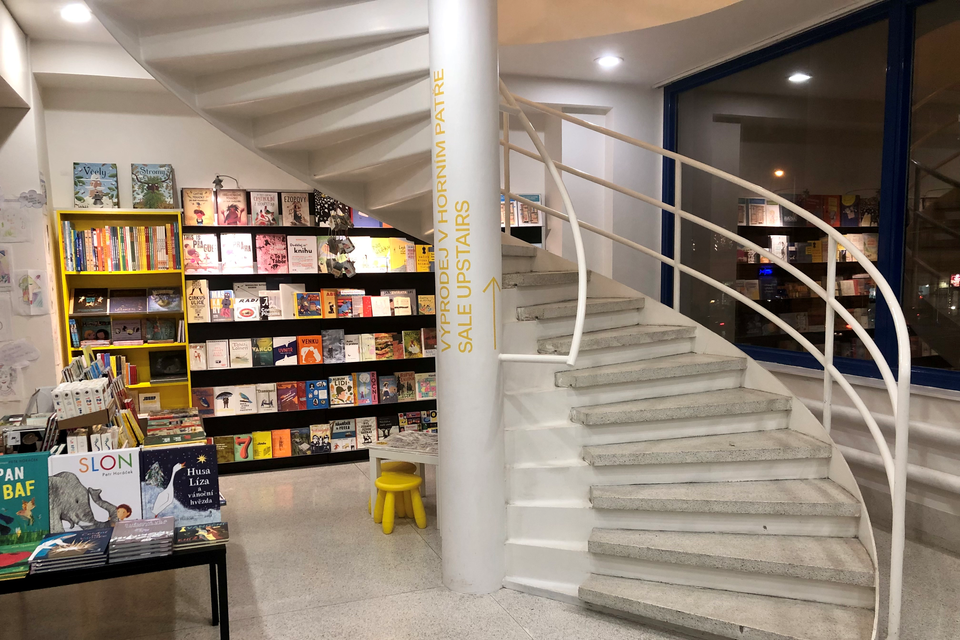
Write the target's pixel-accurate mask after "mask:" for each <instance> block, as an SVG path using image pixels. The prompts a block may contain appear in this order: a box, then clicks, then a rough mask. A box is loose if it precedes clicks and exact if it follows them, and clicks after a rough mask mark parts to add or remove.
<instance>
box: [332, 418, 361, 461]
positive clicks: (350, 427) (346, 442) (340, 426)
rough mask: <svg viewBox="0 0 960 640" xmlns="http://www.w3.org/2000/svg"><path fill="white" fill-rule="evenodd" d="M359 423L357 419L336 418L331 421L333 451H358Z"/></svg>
mask: <svg viewBox="0 0 960 640" xmlns="http://www.w3.org/2000/svg"><path fill="white" fill-rule="evenodd" d="M356 449H357V423H356V421H355V420H353V419H352V418H351V419H348V420H334V421H332V422H331V423H330V450H331V451H332V452H333V453H338V452H340V451H356Z"/></svg>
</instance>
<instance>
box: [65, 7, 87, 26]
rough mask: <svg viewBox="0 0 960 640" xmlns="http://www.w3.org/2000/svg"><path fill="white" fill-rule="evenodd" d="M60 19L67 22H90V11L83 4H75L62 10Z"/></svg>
mask: <svg viewBox="0 0 960 640" xmlns="http://www.w3.org/2000/svg"><path fill="white" fill-rule="evenodd" d="M60 17H61V18H63V19H64V20H66V21H67V22H77V23H79V22H89V21H90V9H87V5H85V4H83V3H82V2H74V3H73V4H68V5H67V6H65V7H64V8H63V9H60Z"/></svg>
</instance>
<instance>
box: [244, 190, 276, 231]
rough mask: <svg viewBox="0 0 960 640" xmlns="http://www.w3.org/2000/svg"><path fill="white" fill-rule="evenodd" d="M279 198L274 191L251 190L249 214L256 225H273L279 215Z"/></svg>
mask: <svg viewBox="0 0 960 640" xmlns="http://www.w3.org/2000/svg"><path fill="white" fill-rule="evenodd" d="M278 211H279V200H278V199H277V192H276V191H251V192H250V215H251V216H252V218H253V222H252V224H253V225H254V226H256V227H275V226H276V225H277V221H278V218H279V216H278V215H277V213H278Z"/></svg>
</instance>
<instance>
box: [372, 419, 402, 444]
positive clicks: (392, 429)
mask: <svg viewBox="0 0 960 640" xmlns="http://www.w3.org/2000/svg"><path fill="white" fill-rule="evenodd" d="M377 431H378V433H377V436H378V437H379V438H378V439H379V440H386V439H387V438H389V437H390V436H392V435H394V434H395V433H400V431H401V429H400V417H399V416H398V415H397V414H395V413H394V414H391V415H388V416H377Z"/></svg>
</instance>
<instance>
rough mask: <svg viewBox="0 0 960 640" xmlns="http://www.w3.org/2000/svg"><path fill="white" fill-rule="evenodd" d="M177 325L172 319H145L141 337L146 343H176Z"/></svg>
mask: <svg viewBox="0 0 960 640" xmlns="http://www.w3.org/2000/svg"><path fill="white" fill-rule="evenodd" d="M177 323H178V321H177V320H175V319H174V318H147V319H146V320H144V321H143V335H144V337H145V338H146V340H147V342H154V343H164V342H167V343H169V342H176V341H177V326H178V324H177Z"/></svg>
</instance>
